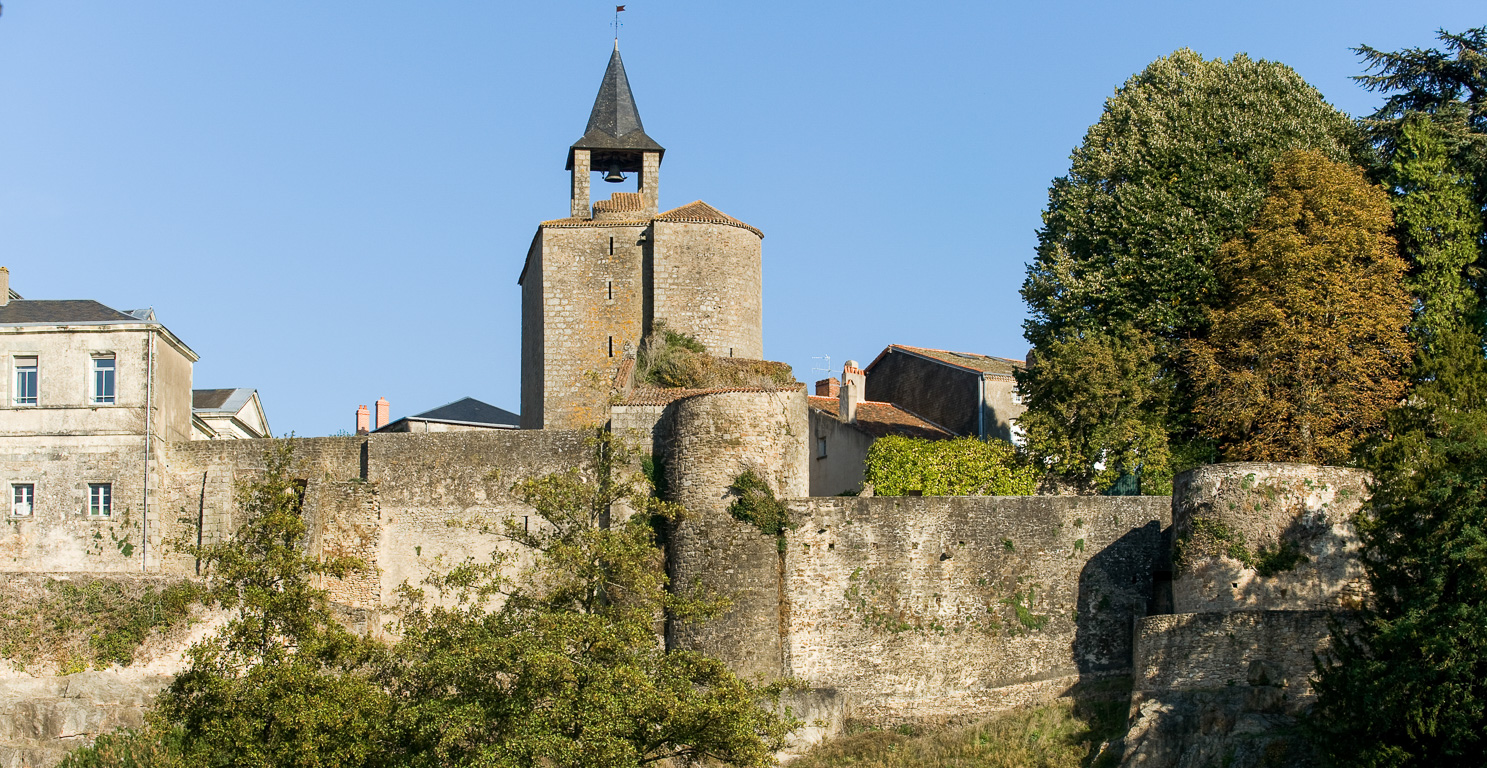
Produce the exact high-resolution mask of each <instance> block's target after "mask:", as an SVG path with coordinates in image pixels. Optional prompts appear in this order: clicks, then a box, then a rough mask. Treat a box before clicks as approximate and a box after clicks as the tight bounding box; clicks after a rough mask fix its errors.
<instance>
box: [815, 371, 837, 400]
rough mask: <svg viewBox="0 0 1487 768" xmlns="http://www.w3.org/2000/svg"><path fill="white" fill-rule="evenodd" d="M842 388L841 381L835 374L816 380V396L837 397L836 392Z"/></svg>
mask: <svg viewBox="0 0 1487 768" xmlns="http://www.w3.org/2000/svg"><path fill="white" fill-rule="evenodd" d="M841 388H842V383H841V382H840V381H837V380H836V377H835V376H832V377H831V378H829V379H822V380H820V381H818V382H816V397H837V396H838V395H837V392H838V391H839V390H840V389H841Z"/></svg>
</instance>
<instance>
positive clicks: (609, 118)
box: [568, 41, 666, 170]
mask: <svg viewBox="0 0 1487 768" xmlns="http://www.w3.org/2000/svg"><path fill="white" fill-rule="evenodd" d="M575 149H588V150H601V151H602V150H629V151H635V152H647V151H648V152H657V153H663V154H664V153H665V152H666V150H665V149H663V148H662V147H661V145H660V144H657V143H656V141H655V140H654V139H652V138H651V137H650V136H647V135H646V133H645V126H643V125H641V123H640V110H639V109H638V108H637V107H636V106H635V94H633V93H631V92H630V79H629V78H628V77H627V76H626V75H625V62H624V61H622V60H621V59H620V45H619V42H618V41H616V42H615V45H614V53H613V54H611V55H610V57H609V67H608V68H606V69H605V70H604V79H603V80H602V81H601V82H600V83H599V95H598V96H595V97H594V108H593V110H592V111H591V112H589V124H588V127H587V128H585V129H584V132H583V137H582V138H580V139H579V140H578V141H575V142H573V146H572V147H570V148H569V151H568V169H569V170H572V169H573V150H575ZM596 170H597V169H596Z"/></svg>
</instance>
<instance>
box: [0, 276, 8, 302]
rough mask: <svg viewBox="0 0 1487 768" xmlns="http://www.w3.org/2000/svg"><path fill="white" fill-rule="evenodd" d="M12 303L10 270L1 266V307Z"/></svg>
mask: <svg viewBox="0 0 1487 768" xmlns="http://www.w3.org/2000/svg"><path fill="white" fill-rule="evenodd" d="M9 303H10V270H9V269H6V268H5V267H0V307H3V306H5V305H6V304H9Z"/></svg>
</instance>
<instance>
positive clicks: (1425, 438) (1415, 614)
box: [1314, 329, 1487, 766]
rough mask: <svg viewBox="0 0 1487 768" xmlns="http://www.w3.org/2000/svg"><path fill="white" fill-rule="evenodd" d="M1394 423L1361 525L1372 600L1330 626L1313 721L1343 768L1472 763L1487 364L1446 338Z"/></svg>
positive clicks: (1483, 635) (1485, 732)
mask: <svg viewBox="0 0 1487 768" xmlns="http://www.w3.org/2000/svg"><path fill="white" fill-rule="evenodd" d="M1438 350H1439V351H1438V352H1437V353H1436V354H1433V355H1432V356H1431V360H1433V363H1432V368H1433V375H1432V376H1431V377H1430V378H1429V379H1428V380H1425V381H1423V382H1422V383H1420V384H1419V385H1418V386H1417V387H1416V389H1415V392H1414V393H1413V394H1412V395H1411V397H1410V399H1409V401H1408V402H1407V403H1406V404H1405V405H1404V406H1403V407H1401V408H1399V409H1398V410H1397V411H1395V412H1393V413H1392V414H1391V415H1390V419H1389V428H1390V432H1392V434H1393V437H1392V439H1390V440H1387V441H1385V442H1383V443H1382V444H1381V445H1380V446H1379V447H1378V448H1377V449H1376V450H1375V451H1373V452H1372V453H1371V454H1370V458H1369V462H1368V466H1369V468H1370V469H1371V470H1372V471H1373V472H1374V475H1375V484H1374V488H1373V497H1372V499H1371V500H1370V501H1369V503H1368V504H1367V506H1366V507H1365V508H1364V510H1363V512H1362V513H1361V514H1360V515H1359V517H1358V521H1357V524H1358V531H1359V534H1360V535H1361V537H1362V540H1363V552H1362V557H1363V563H1364V567H1365V568H1366V569H1367V572H1368V578H1369V582H1370V586H1371V587H1372V591H1373V595H1374V597H1373V602H1372V604H1371V605H1369V606H1367V607H1366V608H1365V610H1364V611H1363V613H1362V615H1361V622H1360V625H1359V626H1358V627H1357V628H1356V629H1354V628H1352V627H1338V628H1336V629H1334V631H1333V647H1332V651H1331V653H1330V655H1329V657H1327V658H1325V659H1322V660H1320V661H1319V663H1318V667H1317V671H1318V676H1319V681H1318V682H1317V684H1316V690H1317V693H1318V704H1317V708H1316V717H1315V722H1314V726H1315V728H1316V729H1317V732H1318V735H1319V737H1320V739H1319V740H1320V742H1321V744H1322V746H1323V749H1324V751H1325V752H1326V753H1327V755H1328V756H1329V757H1330V758H1331V760H1332V762H1333V764H1335V765H1339V766H1343V765H1346V766H1477V765H1481V759H1482V755H1484V754H1487V365H1484V361H1483V357H1482V351H1481V339H1480V337H1479V336H1477V335H1476V334H1475V333H1472V332H1469V331H1464V330H1460V329H1458V330H1454V331H1452V332H1450V333H1448V334H1446V335H1445V336H1444V337H1443V338H1442V340H1441V343H1440V344H1439V345H1438Z"/></svg>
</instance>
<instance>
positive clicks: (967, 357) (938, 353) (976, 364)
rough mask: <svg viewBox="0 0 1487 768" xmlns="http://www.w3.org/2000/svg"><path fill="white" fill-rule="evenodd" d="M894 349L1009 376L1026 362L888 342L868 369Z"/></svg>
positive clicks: (975, 369)
mask: <svg viewBox="0 0 1487 768" xmlns="http://www.w3.org/2000/svg"><path fill="white" fill-rule="evenodd" d="M895 349H901V350H903V351H905V352H909V353H912V354H915V355H919V356H921V357H927V358H929V359H931V360H936V361H938V362H941V363H947V364H949V365H954V366H957V367H960V368H965V369H968V370H972V371H975V372H977V373H980V374H983V375H991V376H1005V377H1008V378H1011V376H1012V372H1013V371H1015V370H1019V369H1021V368H1023V367H1025V366H1026V364H1025V363H1024V362H1023V361H1021V360H1013V359H1011V358H1007V357H992V356H990V355H979V354H976V353H974V352H951V351H949V350H944V349H929V348H927V347H910V346H905V345H903V344H890V345H888V348H887V349H885V350H883V354H880V355H878V357H877V358H876V359H874V360H873V362H872V363H870V364H868V366H867V367H868V369H869V370H871V369H872V367H873V365H876V364H877V362H878V360H881V359H882V358H883V355H886V354H888V353H889V352H890V351H891V350H895Z"/></svg>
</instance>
